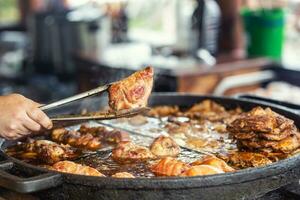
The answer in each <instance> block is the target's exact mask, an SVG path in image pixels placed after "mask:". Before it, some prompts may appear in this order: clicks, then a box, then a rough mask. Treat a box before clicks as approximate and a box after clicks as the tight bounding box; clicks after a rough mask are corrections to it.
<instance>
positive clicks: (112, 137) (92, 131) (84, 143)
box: [51, 125, 130, 150]
mask: <svg viewBox="0 0 300 200" xmlns="http://www.w3.org/2000/svg"><path fill="white" fill-rule="evenodd" d="M51 137H52V139H53V140H54V141H56V142H59V143H63V144H69V145H71V146H74V147H78V148H83V149H88V150H97V149H100V148H102V143H108V144H118V143H119V142H121V141H130V137H129V134H128V133H127V132H124V131H119V130H111V131H109V130H107V129H106V128H105V127H102V126H99V127H88V126H86V125H82V126H81V127H80V129H79V131H68V130H66V129H64V128H59V129H54V130H53V131H52V134H51Z"/></svg>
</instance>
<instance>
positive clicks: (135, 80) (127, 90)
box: [108, 67, 154, 111]
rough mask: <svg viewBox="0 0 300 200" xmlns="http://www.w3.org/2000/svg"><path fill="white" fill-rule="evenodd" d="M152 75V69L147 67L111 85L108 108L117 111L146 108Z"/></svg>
mask: <svg viewBox="0 0 300 200" xmlns="http://www.w3.org/2000/svg"><path fill="white" fill-rule="evenodd" d="M153 75H154V72H153V68H152V67H147V68H145V69H144V70H141V71H138V72H135V73H134V74H132V75H130V76H129V77H127V78H125V79H123V80H120V81H118V82H115V83H113V84H112V85H111V86H110V87H109V89H108V94H109V106H110V108H111V109H112V110H115V111H117V110H123V109H131V108H138V107H145V106H147V103H148V98H149V96H150V94H151V90H152V87H153Z"/></svg>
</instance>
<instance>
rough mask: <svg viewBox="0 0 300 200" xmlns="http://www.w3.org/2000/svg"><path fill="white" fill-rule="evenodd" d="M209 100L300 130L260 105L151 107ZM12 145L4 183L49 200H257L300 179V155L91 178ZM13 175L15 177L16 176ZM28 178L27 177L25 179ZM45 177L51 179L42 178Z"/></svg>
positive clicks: (96, 101)
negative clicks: (268, 115) (188, 172)
mask: <svg viewBox="0 0 300 200" xmlns="http://www.w3.org/2000/svg"><path fill="white" fill-rule="evenodd" d="M204 99H211V100H213V101H216V102H217V103H220V104H222V105H223V106H225V107H226V108H228V109H229V108H235V107H237V106H240V107H241V108H242V109H244V110H249V109H251V108H253V107H255V106H258V105H260V106H263V107H266V106H268V107H270V108H271V109H273V110H274V111H275V112H278V113H280V114H283V115H284V116H286V117H288V118H290V119H293V120H294V121H295V124H296V125H297V126H298V127H300V116H299V115H297V113H296V112H292V111H291V110H287V109H285V108H283V107H281V106H276V105H273V104H269V103H263V102H259V101H252V100H251V101H250V100H242V99H232V98H224V97H210V96H196V95H179V94H176V93H172V94H155V95H152V97H151V99H150V105H180V106H191V105H193V104H194V103H197V102H200V101H201V100H204ZM95 105H97V106H95ZM100 105H103V99H100V98H92V99H90V101H89V102H86V103H85V104H83V103H80V105H79V104H77V105H76V104H74V105H73V109H74V108H76V109H77V111H76V112H79V111H80V109H82V108H88V109H89V110H94V109H97V108H98V106H100ZM70 108H71V107H69V108H68V109H70ZM59 112H62V110H60V111H59ZM9 145H11V144H10V142H8V141H4V142H3V144H2V145H1V147H2V150H1V155H2V158H1V159H2V163H4V165H5V163H13V164H9V165H8V166H6V167H3V165H1V163H0V171H1V173H0V185H1V186H2V187H6V188H8V189H12V190H17V191H19V192H24V193H26V192H34V191H36V193H34V194H36V195H37V196H40V197H41V198H47V199H80V200H82V199H156V200H159V199H254V198H257V197H260V196H262V195H264V194H266V193H267V192H269V191H272V190H275V189H277V188H280V187H282V186H285V185H287V184H289V183H291V182H293V181H295V180H297V179H298V178H299V177H300V168H299V165H300V156H294V157H291V158H289V159H285V160H282V161H279V162H276V163H273V164H271V165H268V166H266V167H259V168H250V169H245V170H239V171H237V172H233V173H225V174H221V175H220V174H219V175H210V176H200V177H189V178H179V177H173V178H152V179H147V178H137V179H113V178H102V177H87V176H80V175H71V174H61V173H54V172H52V171H48V170H46V169H42V168H39V167H36V166H32V165H29V164H26V163H24V162H22V161H19V160H16V159H14V158H11V157H9V156H7V155H6V154H5V153H4V152H3V150H4V149H5V148H6V147H7V146H9ZM6 165H7V164H6ZM11 166H14V167H11ZM8 169H10V170H8ZM18 170H19V171H21V172H18ZM11 174H13V177H11V176H10V175H11ZM23 174H25V175H26V176H27V177H26V176H25V177H24V176H23V178H20V175H23ZM43 174H44V176H46V177H47V178H44V177H41V175H43ZM3 178H4V179H3ZM3 180H6V181H3ZM37 183H38V184H37ZM37 186H38V187H37ZM16 188H17V189H16Z"/></svg>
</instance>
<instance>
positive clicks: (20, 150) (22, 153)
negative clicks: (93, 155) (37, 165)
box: [7, 140, 81, 164]
mask: <svg viewBox="0 0 300 200" xmlns="http://www.w3.org/2000/svg"><path fill="white" fill-rule="evenodd" d="M7 153H8V154H9V155H11V156H13V157H16V158H21V159H24V160H27V161H38V162H41V163H44V164H53V163H55V162H58V161H61V160H68V159H74V158H76V157H78V156H79V155H80V154H81V152H80V151H78V150H77V149H73V148H71V147H70V146H66V145H59V144H57V143H55V142H52V141H49V140H32V141H30V142H28V143H21V144H19V145H17V146H14V147H12V148H11V149H8V152H7Z"/></svg>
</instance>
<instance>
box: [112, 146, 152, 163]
mask: <svg viewBox="0 0 300 200" xmlns="http://www.w3.org/2000/svg"><path fill="white" fill-rule="evenodd" d="M112 158H113V159H114V160H115V161H117V162H121V163H131V162H138V161H140V162H142V161H147V160H151V159H154V158H155V156H154V155H153V154H152V153H151V151H150V150H149V149H148V148H146V147H143V146H139V145H136V144H133V143H131V142H120V143H119V144H118V146H117V147H116V148H115V149H114V150H113V151H112Z"/></svg>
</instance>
